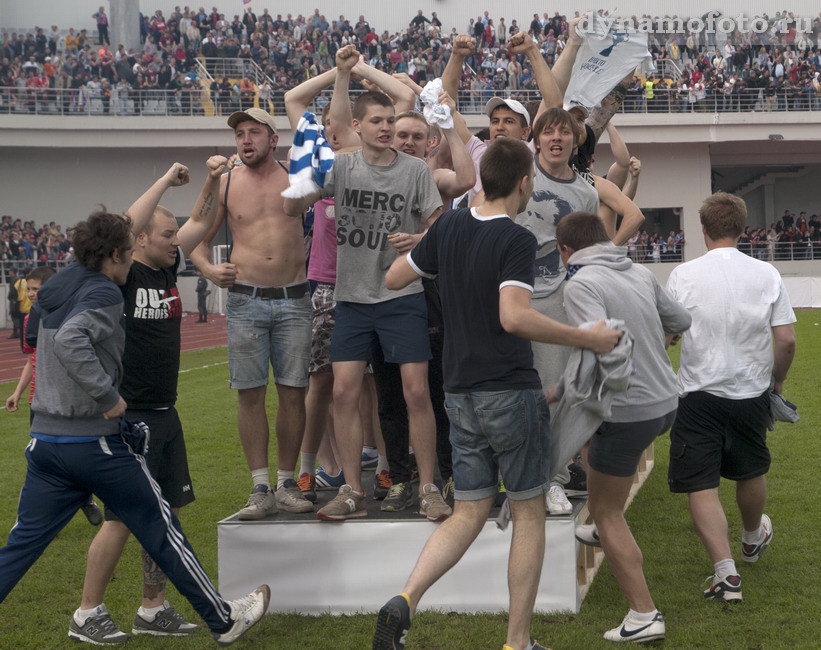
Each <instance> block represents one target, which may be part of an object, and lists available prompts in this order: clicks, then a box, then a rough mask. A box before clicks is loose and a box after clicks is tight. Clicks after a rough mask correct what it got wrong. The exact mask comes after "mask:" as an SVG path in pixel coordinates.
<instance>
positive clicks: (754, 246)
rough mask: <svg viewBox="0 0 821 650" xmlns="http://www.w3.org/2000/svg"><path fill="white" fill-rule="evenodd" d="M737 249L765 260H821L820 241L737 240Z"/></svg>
mask: <svg viewBox="0 0 821 650" xmlns="http://www.w3.org/2000/svg"><path fill="white" fill-rule="evenodd" d="M738 250H740V251H741V252H742V253H744V254H746V255H749V256H750V257H755V258H756V259H759V260H764V261H765V262H798V261H805V260H821V241H806V242H784V241H776V242H768V241H759V242H739V243H738Z"/></svg>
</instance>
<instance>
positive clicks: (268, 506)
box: [237, 483, 277, 521]
mask: <svg viewBox="0 0 821 650" xmlns="http://www.w3.org/2000/svg"><path fill="white" fill-rule="evenodd" d="M276 511H277V502H276V499H275V498H274V493H273V492H271V490H269V489H268V486H267V485H262V483H260V484H259V485H255V486H254V489H253V491H252V492H251V496H249V497H248V502H247V503H246V504H245V507H244V508H243V509H242V510H240V511H239V515H238V517H237V518H238V519H239V520H240V521H252V520H254V519H265V517H267V516H268V515H273V514H276Z"/></svg>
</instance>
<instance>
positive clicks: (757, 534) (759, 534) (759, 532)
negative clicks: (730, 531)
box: [741, 524, 764, 544]
mask: <svg viewBox="0 0 821 650" xmlns="http://www.w3.org/2000/svg"><path fill="white" fill-rule="evenodd" d="M762 539H764V526H762V525H761V524H759V525H758V528H756V529H755V530H754V531H752V532H748V531H746V530H744V529H742V530H741V541H742V542H744V543H745V544H758V543H759V542H760V541H761V540H762Z"/></svg>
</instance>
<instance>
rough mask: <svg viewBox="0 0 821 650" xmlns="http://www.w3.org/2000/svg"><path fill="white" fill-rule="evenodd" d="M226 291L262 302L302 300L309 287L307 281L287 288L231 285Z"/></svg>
mask: <svg viewBox="0 0 821 650" xmlns="http://www.w3.org/2000/svg"><path fill="white" fill-rule="evenodd" d="M228 291H230V292H231V293H242V294H245V295H246V296H251V297H252V298H261V299H262V300H282V299H283V298H302V297H304V296H306V295H308V292H309V286H308V281H307V280H306V281H305V282H301V283H299V284H291V285H289V286H287V287H251V286H249V285H247V284H233V285H231V286H230V287H228Z"/></svg>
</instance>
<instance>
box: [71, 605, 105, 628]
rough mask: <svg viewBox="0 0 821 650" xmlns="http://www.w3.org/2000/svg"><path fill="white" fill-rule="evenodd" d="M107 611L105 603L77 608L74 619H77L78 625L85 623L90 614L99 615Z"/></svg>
mask: <svg viewBox="0 0 821 650" xmlns="http://www.w3.org/2000/svg"><path fill="white" fill-rule="evenodd" d="M107 611H108V610H107V609H106V608H105V603H103V604H102V605H97V607H92V608H91V609H77V611H76V612H74V620H75V621H77V625H83V624H85V622H86V621H87V620H88V618H89V617H90V616H98V615H100V614H103V613H105V612H107Z"/></svg>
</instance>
